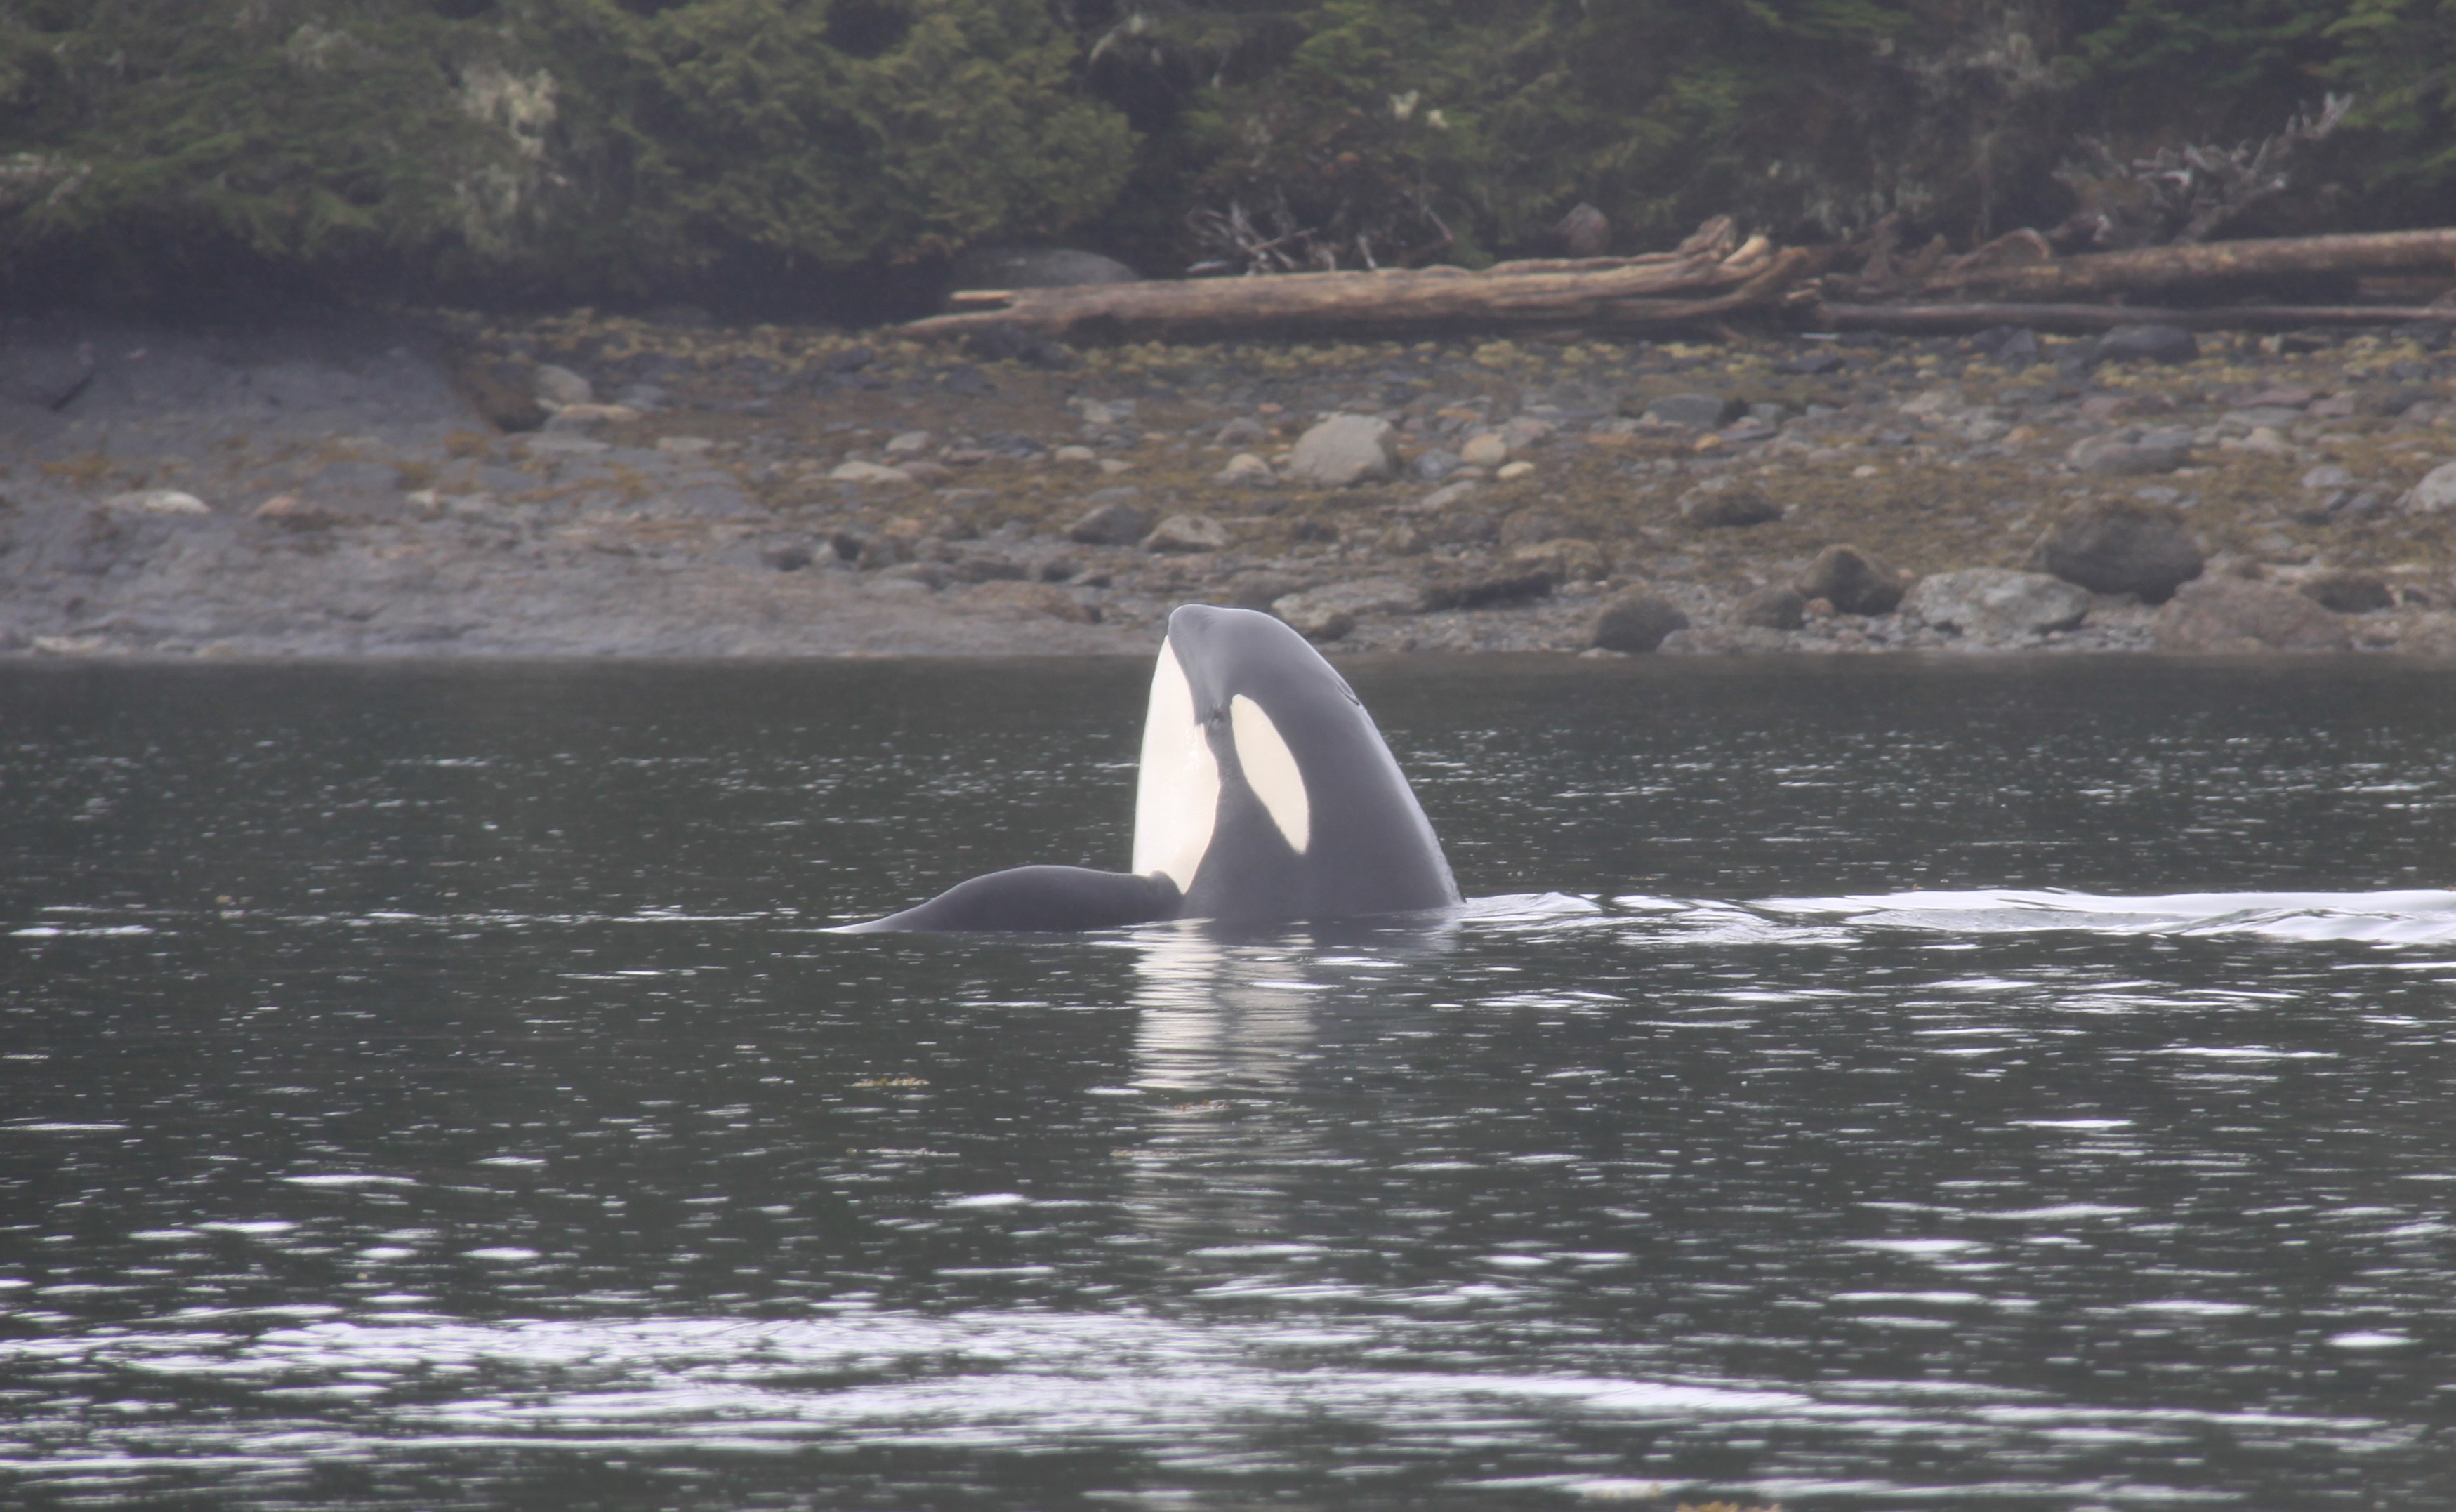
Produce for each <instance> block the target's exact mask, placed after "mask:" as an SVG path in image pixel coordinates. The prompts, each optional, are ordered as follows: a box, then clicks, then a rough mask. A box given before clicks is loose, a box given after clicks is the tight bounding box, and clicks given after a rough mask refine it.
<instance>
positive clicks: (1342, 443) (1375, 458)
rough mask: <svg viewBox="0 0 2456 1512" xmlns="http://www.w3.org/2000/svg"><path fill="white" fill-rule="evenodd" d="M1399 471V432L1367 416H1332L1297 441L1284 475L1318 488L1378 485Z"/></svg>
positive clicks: (1388, 423)
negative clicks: (1294, 451)
mask: <svg viewBox="0 0 2456 1512" xmlns="http://www.w3.org/2000/svg"><path fill="white" fill-rule="evenodd" d="M1398 471H1399V433H1398V431H1397V430H1396V429H1394V428H1393V427H1392V426H1391V424H1390V422H1389V421H1387V420H1381V419H1374V418H1373V417H1372V416H1370V415H1334V416H1332V417H1331V418H1330V419H1326V420H1324V421H1322V422H1321V423H1320V424H1319V425H1317V426H1315V427H1314V428H1313V429H1311V430H1309V431H1307V432H1305V433H1304V434H1303V435H1302V436H1300V437H1298V438H1297V445H1296V453H1295V455H1294V456H1293V457H1292V458H1290V459H1289V461H1288V473H1289V476H1291V477H1293V478H1295V479H1296V480H1298V481H1300V482H1307V483H1312V484H1314V485H1316V486H1317V487H1320V488H1347V487H1352V486H1353V485H1355V484H1357V483H1368V482H1381V481H1384V480H1388V479H1390V478H1393V477H1395V476H1397V474H1398Z"/></svg>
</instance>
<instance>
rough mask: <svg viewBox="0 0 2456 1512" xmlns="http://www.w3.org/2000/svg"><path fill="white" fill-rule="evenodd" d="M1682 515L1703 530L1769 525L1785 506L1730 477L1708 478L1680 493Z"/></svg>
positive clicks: (1681, 516)
mask: <svg viewBox="0 0 2456 1512" xmlns="http://www.w3.org/2000/svg"><path fill="white" fill-rule="evenodd" d="M1680 518H1681V519H1682V520H1683V521H1687V522H1688V523H1689V524H1691V525H1695V526H1696V527H1697V528H1699V529H1701V530H1715V529H1736V528H1740V527H1743V526H1748V525H1763V524H1770V523H1771V522H1772V521H1777V520H1780V519H1781V518H1782V505H1780V504H1778V503H1775V502H1774V501H1772V500H1770V499H1768V498H1767V497H1766V496H1765V495H1763V494H1761V493H1759V492H1757V491H1756V490H1755V489H1753V488H1747V487H1743V486H1741V485H1740V484H1739V483H1737V482H1735V481H1734V480H1730V479H1728V478H1715V479H1709V480H1707V481H1705V482H1702V483H1699V484H1698V485H1697V486H1696V487H1694V488H1691V489H1689V490H1688V492H1687V493H1684V494H1682V495H1681V496H1680Z"/></svg>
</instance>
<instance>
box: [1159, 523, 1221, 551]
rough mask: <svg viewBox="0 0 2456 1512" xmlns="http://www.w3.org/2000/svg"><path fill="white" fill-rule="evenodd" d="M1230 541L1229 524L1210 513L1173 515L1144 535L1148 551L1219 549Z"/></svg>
mask: <svg viewBox="0 0 2456 1512" xmlns="http://www.w3.org/2000/svg"><path fill="white" fill-rule="evenodd" d="M1227 544H1228V527H1227V526H1225V525H1223V524H1221V523H1220V522H1219V521H1217V520H1214V519H1213V518H1211V517H1210V516H1209V515H1171V516H1169V517H1168V518H1167V519H1166V520H1163V521H1160V522H1159V523H1158V524H1157V525H1156V526H1154V527H1153V528H1152V533H1151V534H1150V535H1148V536H1145V537H1144V538H1143V549H1144V550H1145V551H1158V552H1191V551H1218V550H1221V549H1223V548H1224V547H1225V546H1226V545H1227Z"/></svg>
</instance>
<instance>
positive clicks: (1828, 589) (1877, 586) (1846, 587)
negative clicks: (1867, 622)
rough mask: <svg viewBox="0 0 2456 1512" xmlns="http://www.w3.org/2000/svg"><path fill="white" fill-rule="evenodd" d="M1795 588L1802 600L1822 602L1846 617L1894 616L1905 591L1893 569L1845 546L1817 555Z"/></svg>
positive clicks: (1833, 546) (1857, 550)
mask: <svg viewBox="0 0 2456 1512" xmlns="http://www.w3.org/2000/svg"><path fill="white" fill-rule="evenodd" d="M1795 586H1796V587H1797V588H1798V590H1799V596H1800V598H1802V599H1803V600H1806V599H1822V600H1824V601H1825V602H1826V603H1830V604H1832V605H1833V607H1834V608H1835V609H1836V610H1838V611H1840V612H1841V613H1844V614H1891V613H1892V612H1893V607H1894V606H1895V605H1896V604H1898V603H1901V602H1902V591H1903V588H1904V584H1903V582H1902V580H1901V578H1900V576H1899V575H1898V574H1896V573H1895V572H1894V571H1893V569H1892V568H1891V567H1888V566H1886V565H1885V564H1884V563H1882V562H1878V561H1876V560H1875V559H1874V558H1873V557H1870V556H1869V555H1868V554H1867V553H1865V552H1863V551H1861V550H1860V549H1859V548H1858V547H1856V546H1852V545H1842V544H1836V545H1831V546H1828V547H1826V548H1825V549H1824V550H1823V551H1820V552H1818V553H1817V554H1816V560H1815V561H1814V562H1810V563H1809V564H1808V570H1807V571H1806V572H1805V573H1803V574H1801V575H1800V579H1799V582H1798V583H1797V584H1796V585H1795Z"/></svg>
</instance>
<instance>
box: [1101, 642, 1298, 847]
mask: <svg viewBox="0 0 2456 1512" xmlns="http://www.w3.org/2000/svg"><path fill="white" fill-rule="evenodd" d="M1272 738H1273V739H1275V740H1276V739H1277V738H1278V733H1277V732H1276V731H1274V732H1273V736H1272ZM1281 749H1282V751H1284V749H1285V747H1284V746H1283V747H1281ZM1218 817H1219V763H1218V761H1217V760H1215V759H1214V758H1213V757H1212V754H1211V744H1210V742H1209V741H1207V740H1205V739H1204V738H1203V734H1202V725H1200V724H1199V723H1197V721H1196V719H1195V717H1194V689H1193V688H1191V687H1189V686H1187V685H1186V681H1185V669H1184V668H1183V667H1181V666H1179V665H1177V647H1176V646H1175V645H1173V644H1169V643H1168V642H1165V641H1163V642H1161V643H1160V648H1159V664H1157V665H1156V666H1155V667H1153V668H1152V686H1151V707H1150V710H1149V712H1147V713H1146V714H1144V716H1143V758H1142V770H1141V772H1140V773H1139V775H1138V776H1137V777H1136V783H1135V870H1136V872H1137V873H1139V874H1141V875H1143V876H1149V875H1151V874H1152V873H1153V872H1155V871H1158V872H1165V873H1166V874H1167V876H1168V879H1169V880H1170V881H1172V882H1174V883H1176V884H1177V889H1178V890H1179V891H1184V890H1186V889H1190V888H1192V887H1193V886H1194V873H1195V870H1196V868H1198V867H1200V866H1201V865H1202V856H1203V852H1205V851H1207V850H1209V849H1210V848H1211V827H1212V826H1213V825H1214V824H1215V823H1216V822H1217V821H1218ZM1274 817H1277V816H1276V815H1275V816H1274ZM1281 828H1285V827H1284V826H1282V827H1281Z"/></svg>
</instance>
